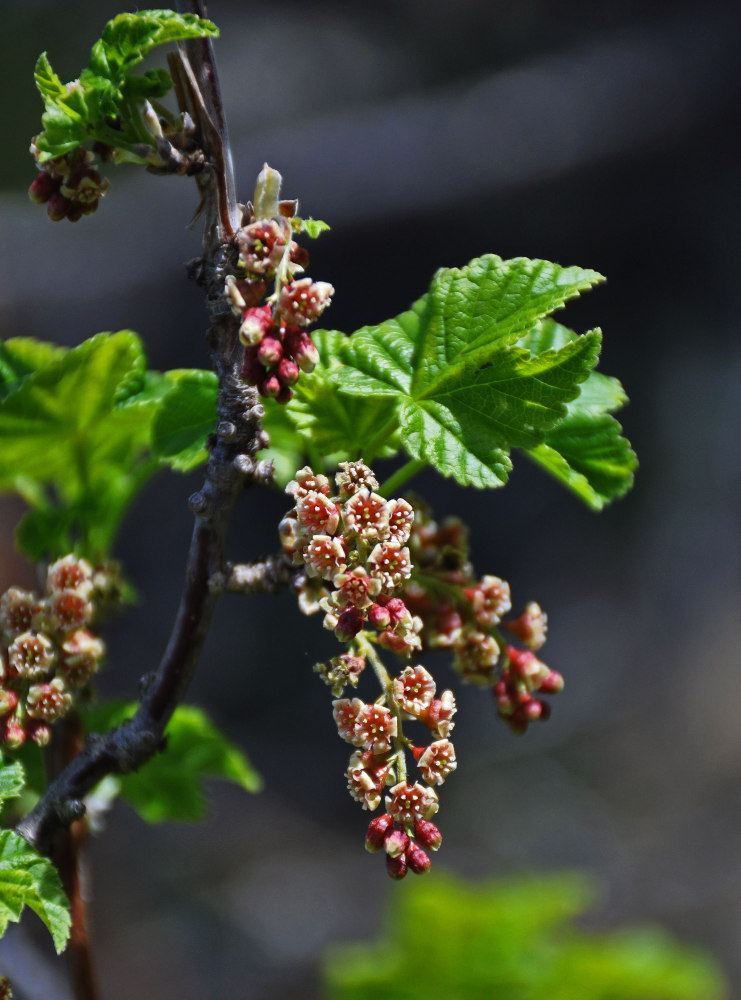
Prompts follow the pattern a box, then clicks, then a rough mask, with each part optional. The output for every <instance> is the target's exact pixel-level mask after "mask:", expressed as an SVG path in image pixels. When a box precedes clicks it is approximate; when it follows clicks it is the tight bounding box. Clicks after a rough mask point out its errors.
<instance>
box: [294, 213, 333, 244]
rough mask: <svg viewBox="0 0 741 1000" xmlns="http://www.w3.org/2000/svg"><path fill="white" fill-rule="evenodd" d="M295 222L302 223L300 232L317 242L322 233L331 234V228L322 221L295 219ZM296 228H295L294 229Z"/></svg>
mask: <svg viewBox="0 0 741 1000" xmlns="http://www.w3.org/2000/svg"><path fill="white" fill-rule="evenodd" d="M292 221H293V222H297V223H300V226H299V230H298V231H299V232H301V233H306V235H307V236H308V237H309V239H312V240H315V239H317V237H319V236H321V235H322V233H327V232H329V229H330V226H329V223H327V222H322V220H321V219H311V218H310V219H294V220H292ZM294 228H295V227H294Z"/></svg>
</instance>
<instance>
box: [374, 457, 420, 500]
mask: <svg viewBox="0 0 741 1000" xmlns="http://www.w3.org/2000/svg"><path fill="white" fill-rule="evenodd" d="M426 465H427V463H426V462H423V461H422V460H421V459H419V458H412V459H410V460H409V461H408V462H407V463H406V464H405V465H402V467H401V468H400V469H397V470H396V472H394V473H392V474H391V475H390V476H389V477H388V479H387V480H386V482H385V483H382V484H381V486H380V487H379V489H378V492H379V493H380V495H381V496H382V497H388V496H389V495H390V494H392V493H396V492H397V490H398V489H399V487H400V486H403V485H404V483H406V482H407V481H408V480H409V479H411V478H412V476H416V475H417V473H418V472H421V471H422V469H424V468H425V467H426Z"/></svg>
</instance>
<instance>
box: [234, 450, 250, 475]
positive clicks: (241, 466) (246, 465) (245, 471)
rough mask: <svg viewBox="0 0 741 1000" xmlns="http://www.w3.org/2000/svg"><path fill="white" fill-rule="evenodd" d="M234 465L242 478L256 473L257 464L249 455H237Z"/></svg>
mask: <svg viewBox="0 0 741 1000" xmlns="http://www.w3.org/2000/svg"><path fill="white" fill-rule="evenodd" d="M232 464H233V465H234V468H235V469H236V470H237V472H239V473H240V475H242V476H251V475H252V474H253V472H254V471H255V463H254V461H253V460H252V459H251V458H250V456H249V455H244V454H242V455H236V456H235V457H234V461H233V463H232Z"/></svg>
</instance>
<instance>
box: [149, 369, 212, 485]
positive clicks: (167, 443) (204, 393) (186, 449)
mask: <svg viewBox="0 0 741 1000" xmlns="http://www.w3.org/2000/svg"><path fill="white" fill-rule="evenodd" d="M165 379H166V380H167V382H168V383H169V385H170V389H169V391H168V392H167V395H166V396H165V397H164V398H163V401H162V404H161V405H160V406H159V408H158V410H157V414H156V416H155V418H154V423H153V425H152V447H153V448H154V451H155V454H156V455H157V456H158V457H159V458H160V459H162V460H163V461H164V462H166V463H167V464H168V465H169V466H170V467H171V468H172V469H174V470H175V471H176V472H190V470H191V469H195V468H196V467H197V466H199V465H201V464H202V463H203V462H205V461H206V459H207V457H208V453H207V452H206V438H207V436H208V435H209V434H211V433H212V432H213V430H214V426H215V423H216V397H217V394H218V388H219V386H218V379H217V377H216V374H215V373H214V372H212V371H204V370H201V369H198V368H182V369H173V370H172V371H169V372H166V374H165Z"/></svg>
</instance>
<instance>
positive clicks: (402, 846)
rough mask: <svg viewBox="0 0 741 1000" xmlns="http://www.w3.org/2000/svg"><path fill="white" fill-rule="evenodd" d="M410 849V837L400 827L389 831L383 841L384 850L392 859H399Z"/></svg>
mask: <svg viewBox="0 0 741 1000" xmlns="http://www.w3.org/2000/svg"><path fill="white" fill-rule="evenodd" d="M407 847H409V835H408V834H406V833H405V832H404V831H403V830H401V829H399V827H398V826H395V827H393V828H392V829H390V830H389V831H388V833H387V834H386V836H385V837H384V839H383V849H384V851H385V852H386V853H387V854H388V856H389V857H390V858H398V857H399V855H400V854H404V852H405V851H406V849H407Z"/></svg>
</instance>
